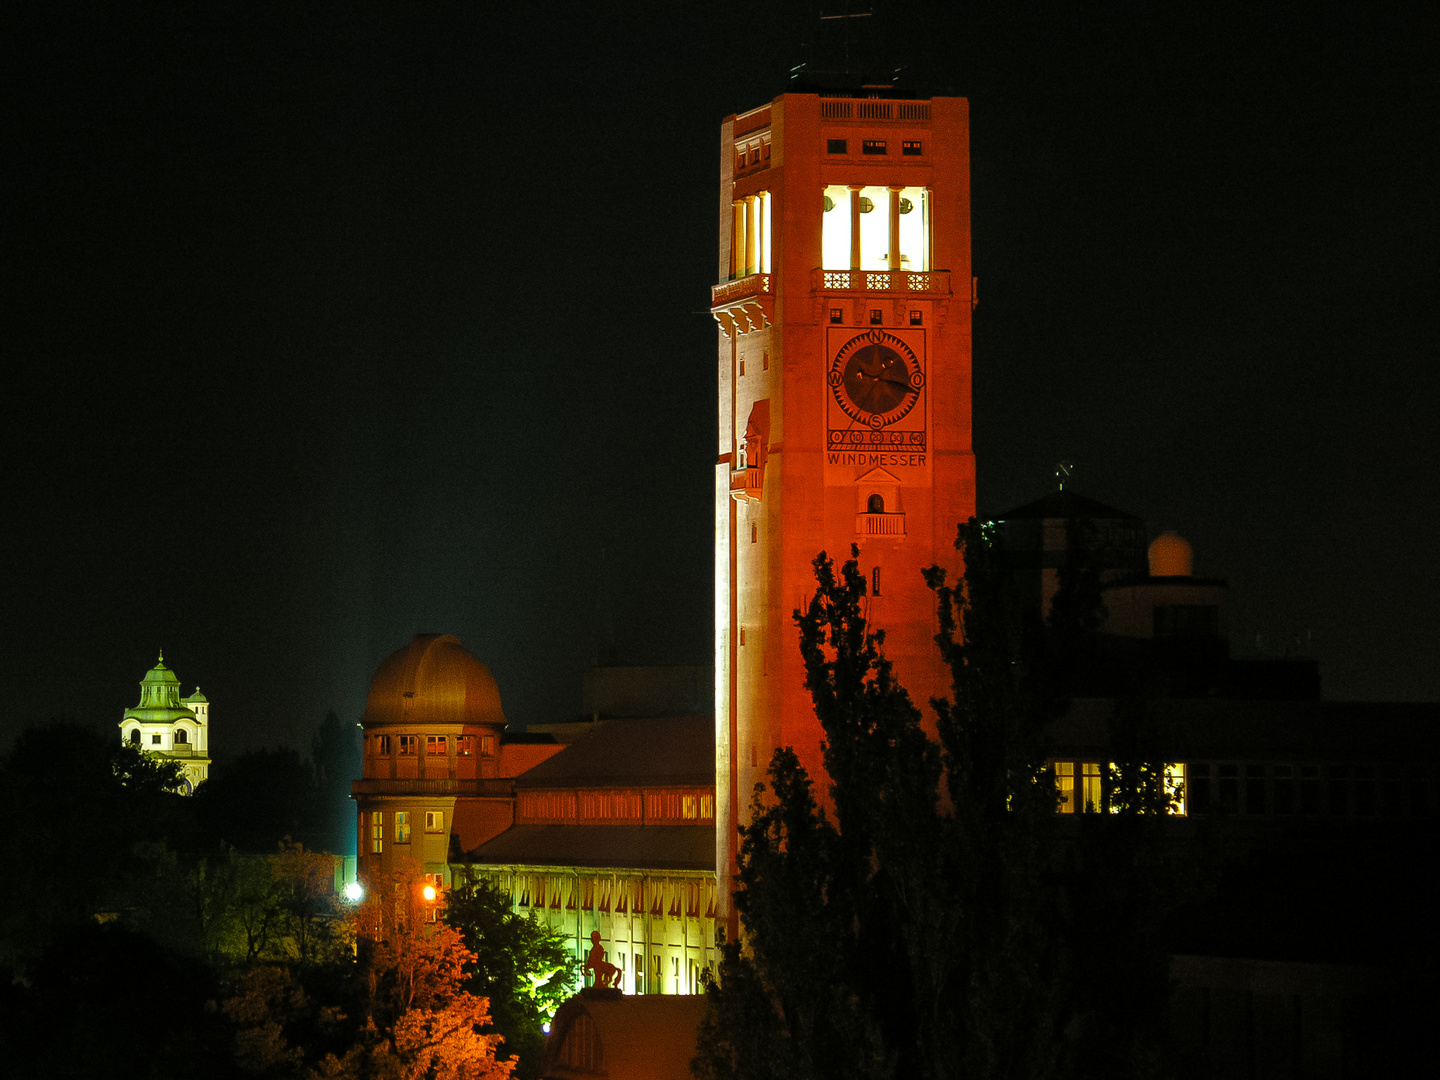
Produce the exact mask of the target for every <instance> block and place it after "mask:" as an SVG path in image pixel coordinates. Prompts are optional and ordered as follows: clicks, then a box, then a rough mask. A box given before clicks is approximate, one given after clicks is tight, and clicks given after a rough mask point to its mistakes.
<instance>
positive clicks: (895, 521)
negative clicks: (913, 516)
mask: <svg viewBox="0 0 1440 1080" xmlns="http://www.w3.org/2000/svg"><path fill="white" fill-rule="evenodd" d="M855 535H856V536H894V537H897V538H902V537H904V535H905V515H904V514H856V515H855Z"/></svg>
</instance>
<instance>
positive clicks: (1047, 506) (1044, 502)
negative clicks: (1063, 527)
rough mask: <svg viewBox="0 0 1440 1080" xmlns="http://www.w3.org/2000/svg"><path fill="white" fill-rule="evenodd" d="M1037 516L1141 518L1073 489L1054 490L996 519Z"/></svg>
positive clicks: (1042, 517) (1132, 519)
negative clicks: (1079, 493) (1078, 493)
mask: <svg viewBox="0 0 1440 1080" xmlns="http://www.w3.org/2000/svg"><path fill="white" fill-rule="evenodd" d="M1035 518H1039V519H1045V518H1092V519H1095V518H1119V519H1120V520H1122V521H1139V520H1140V519H1139V518H1138V517H1136V516H1135V515H1134V514H1127V513H1125V511H1123V510H1116V509H1115V508H1114V507H1113V506H1106V505H1105V504H1104V503H1102V502H1099V501H1098V500H1096V499H1090V498H1086V497H1085V496H1084V495H1077V494H1076V493H1075V492H1073V491H1052V492H1050V494H1049V495H1046V496H1044V497H1043V498H1039V499H1036V500H1035V501H1034V502H1029V503H1026V504H1025V505H1024V506H1017V507H1016V508H1015V509H1014V510H1007V511H1006V512H1005V513H1003V514H996V515H995V520H996V521H1014V520H1017V519H1035Z"/></svg>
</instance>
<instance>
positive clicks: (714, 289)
mask: <svg viewBox="0 0 1440 1080" xmlns="http://www.w3.org/2000/svg"><path fill="white" fill-rule="evenodd" d="M769 295H770V275H769V274H749V275H747V276H745V277H742V278H736V279H735V280H734V281H722V282H721V283H720V284H719V285H712V286H710V306H711V307H720V306H722V305H724V304H733V303H734V302H735V301H736V300H744V299H745V298H746V297H747V296H769Z"/></svg>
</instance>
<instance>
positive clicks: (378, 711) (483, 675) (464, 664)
mask: <svg viewBox="0 0 1440 1080" xmlns="http://www.w3.org/2000/svg"><path fill="white" fill-rule="evenodd" d="M360 722H361V723H362V724H364V725H365V727H367V728H369V727H372V726H380V725H386V724H411V725H414V724H486V725H489V726H491V727H496V728H503V727H504V726H505V713H504V711H503V710H502V709H501V708H500V688H499V686H497V685H496V683H495V677H494V676H493V675H491V674H490V669H489V668H487V667H486V666H485V665H484V664H483V663H481V662H480V660H479V659H477V658H476V657H475V656H474V655H473V654H472V653H470V652H469V651H468V650H467V649H466V648H465V647H464V646H463V645H461V644H460V641H459V639H458V638H456V637H453V636H452V635H450V634H444V635H440V634H416V635H415V638H414V640H413V641H411V642H410V644H409V645H406V646H405V647H404V648H403V649H397V650H396V651H395V652H393V653H391V654H390V655H389V656H387V657H386V658H385V661H384V663H382V664H381V665H380V670H379V671H377V672H376V673H375V678H373V679H372V680H371V681H370V694H369V696H368V697H367V698H366V700H365V715H364V716H363V717H361V718H360Z"/></svg>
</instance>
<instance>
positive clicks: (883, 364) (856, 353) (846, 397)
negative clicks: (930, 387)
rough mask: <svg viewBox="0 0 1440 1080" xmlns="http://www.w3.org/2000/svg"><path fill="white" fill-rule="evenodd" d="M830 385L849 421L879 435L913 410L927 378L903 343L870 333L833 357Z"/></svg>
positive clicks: (859, 337) (874, 332) (880, 331)
mask: <svg viewBox="0 0 1440 1080" xmlns="http://www.w3.org/2000/svg"><path fill="white" fill-rule="evenodd" d="M828 381H829V383H830V389H831V391H832V392H833V393H834V394H835V401H836V402H837V403H838V404H839V406H840V408H841V409H843V410H844V411H845V415H847V416H849V417H850V418H851V419H852V420H854V421H856V422H857V423H860V424H864V425H865V426H866V427H868V428H870V429H871V430H873V431H879V430H880V429H881V428H884V427H887V426H888V425H890V424H893V423H895V422H896V421H897V420H900V419H901V418H902V417H903V416H904V415H905V414H906V413H908V412H909V411H910V410H911V409H912V408H914V407H915V402H917V401H918V400H920V391H921V389H922V388H923V387H924V386H925V372H924V371H922V370H921V368H920V361H919V360H917V359H916V357H915V354H914V353H913V352H912V351H911V350H910V346H908V345H906V344H905V342H903V341H901V340H900V339H899V338H897V337H895V336H894V335H893V334H887V333H885V331H883V330H871V331H870V332H869V333H868V334H861V335H859V336H858V337H854V338H851V339H850V340H849V341H847V342H846V343H845V344H844V345H843V346H842V347H841V349H840V351H839V352H838V353H836V354H835V362H834V363H833V364H831V365H830V374H829V376H828Z"/></svg>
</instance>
